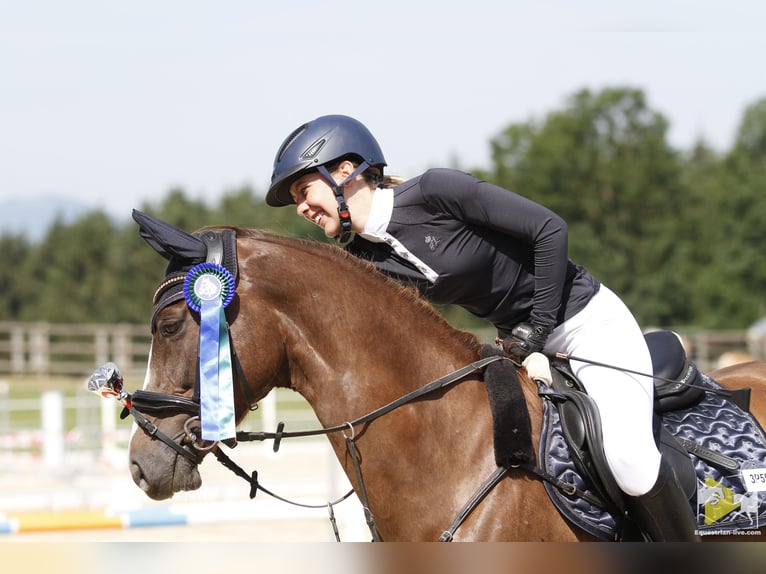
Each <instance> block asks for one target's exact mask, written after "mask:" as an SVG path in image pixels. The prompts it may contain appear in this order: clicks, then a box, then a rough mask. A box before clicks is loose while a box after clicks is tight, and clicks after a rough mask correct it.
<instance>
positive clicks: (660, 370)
mask: <svg viewBox="0 0 766 574" xmlns="http://www.w3.org/2000/svg"><path fill="white" fill-rule="evenodd" d="M646 341H647V344H648V346H649V350H650V353H651V355H652V366H653V369H654V374H655V376H658V377H661V378H659V379H655V386H654V395H655V397H654V406H655V415H654V425H653V430H654V438H655V442H656V444H657V448H658V450H659V451H660V453H661V454H662V456H663V458H665V459H666V460H667V461H668V462H669V463H670V464H671V466H672V467H673V468H674V470H675V472H676V475H677V476H678V478H679V481H680V483H681V487H682V489H683V491H684V494H685V495H686V497H687V498H688V499H690V500H691V498H692V497H693V496H694V495H695V493H696V474H695V470H694V464H693V463H692V460H691V458H690V457H689V453H688V452H687V450H686V449H685V448H684V446H683V444H682V443H681V442H679V440H678V439H676V437H674V436H673V435H672V434H670V432H669V431H668V430H667V429H666V428H665V427H664V426H663V425H662V424H661V419H660V416H659V413H662V412H667V411H670V410H674V409H683V408H689V407H691V406H693V405H695V404H696V403H698V402H699V401H700V400H701V398H702V396H703V395H704V393H705V391H704V388H702V387H701V386H690V385H696V384H697V383H698V382H699V379H700V377H701V375H700V372H699V370H698V369H697V367H696V366H695V365H694V363H692V362H691V361H689V360H688V359H687V358H686V353H685V351H684V349H683V347H682V346H681V343H680V341H679V340H678V338H677V337H676V336H675V335H674V334H673V333H672V332H669V331H657V332H653V333H649V334H647V335H646ZM540 396H542V397H543V398H545V399H548V400H550V401H551V402H552V403H553V404H554V405H555V406H556V407H557V410H558V415H559V421H560V424H561V431H562V434H563V436H564V439H565V441H566V444H567V447H568V448H569V454H570V456H571V457H572V461H573V462H574V465H575V467H576V468H577V470H578V471H579V472H580V473H581V475H582V476H583V477H584V478H585V479H586V480H587V481H588V482H589V483H590V485H591V487H592V489H593V491H594V492H595V494H596V495H597V496H598V497H599V498H600V499H601V501H602V503H603V505H604V508H605V509H606V510H607V511H608V512H610V513H612V514H613V515H615V516H621V515H624V514H625V510H626V508H625V502H624V496H625V495H624V494H623V492H622V490H621V489H620V487H619V486H618V485H617V483H616V481H615V480H614V477H613V475H612V472H611V470H610V469H609V465H608V463H607V461H606V456H605V454H604V446H603V440H602V432H601V417H600V415H599V412H598V407H597V406H596V403H595V401H593V399H592V398H591V397H590V396H589V395H588V394H587V392H586V390H585V388H584V387H583V386H582V383H581V382H580V381H579V379H578V378H577V377H576V376H575V374H574V373H573V372H572V370H571V367H570V365H569V362H568V361H566V360H562V359H553V360H551V384H550V387H549V388H548V389H545V388H543V389H541V391H540Z"/></svg>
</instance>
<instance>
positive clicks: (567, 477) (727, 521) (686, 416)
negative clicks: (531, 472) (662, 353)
mask: <svg viewBox="0 0 766 574" xmlns="http://www.w3.org/2000/svg"><path fill="white" fill-rule="evenodd" d="M701 384H702V385H704V386H705V387H707V388H709V389H721V388H722V387H721V385H720V384H718V383H717V382H716V381H714V380H713V379H711V378H710V377H708V376H707V375H704V374H703V375H702V380H701ZM538 385H539V386H540V392H541V394H542V395H544V394H545V391H546V390H547V387H545V386H544V385H542V384H541V383H538ZM662 424H663V425H664V426H665V427H666V428H667V430H668V431H670V433H671V434H672V435H673V436H676V437H678V438H683V439H687V440H691V441H693V442H695V443H697V444H698V445H701V446H703V447H706V448H708V449H710V450H713V451H716V452H719V453H722V454H725V455H727V456H729V457H731V458H733V459H735V460H737V461H738V462H739V463H740V465H741V467H742V468H759V469H763V468H766V434H764V431H763V428H762V427H761V425H760V424H759V423H758V421H756V420H755V418H754V417H753V416H752V415H751V414H750V413H746V412H744V411H743V410H742V409H740V408H739V407H737V406H736V405H735V404H733V403H731V402H729V401H728V400H726V399H725V398H724V397H721V396H719V395H717V394H715V393H714V392H706V393H705V395H704V397H703V398H702V400H701V401H700V402H699V403H698V404H697V405H695V406H694V407H691V408H689V409H682V410H677V411H672V412H668V413H663V415H662ZM538 454H539V460H540V461H542V462H543V464H544V467H545V470H546V471H547V472H548V473H550V474H551V475H553V476H555V477H557V478H559V479H561V480H563V481H565V482H569V483H572V484H574V485H575V486H576V487H577V488H578V489H580V490H582V491H584V492H588V493H590V494H593V495H594V496H597V495H596V493H595V492H593V490H592V488H591V486H590V485H589V484H587V483H586V482H585V480H584V479H583V478H582V476H581V475H580V474H579V473H578V471H577V469H576V468H575V465H574V462H572V459H571V456H570V455H569V447H568V446H567V444H566V441H565V439H564V435H563V432H562V429H561V423H560V419H559V414H558V410H557V409H556V407H555V405H554V404H553V403H552V402H551V401H549V400H544V401H543V428H542V436H541V440H540V448H539V453H538ZM690 457H691V459H692V461H693V462H694V468H695V472H696V474H697V499H696V504H694V505H693V510H695V512H696V514H697V529H698V530H699V533H700V534H701V535H704V534H705V533H706V532H707V533H708V534H714V533H721V532H726V531H733V530H739V529H747V528H757V527H759V526H761V525H763V524H766V492H748V490H747V488H746V486H745V482H744V480H745V479H744V478H743V477H742V474H741V472H740V471H739V470H733V471H732V470H727V469H720V468H717V467H715V466H711V465H710V464H708V463H707V462H705V461H703V460H702V459H700V458H698V457H697V456H694V455H690ZM545 489H546V491H547V492H548V495H549V496H550V498H551V500H552V502H553V504H554V505H555V506H556V508H557V509H558V510H559V512H561V514H562V515H563V516H564V517H565V518H567V519H568V520H570V521H571V522H573V523H574V524H576V525H577V526H579V527H580V528H582V529H583V530H585V531H586V532H588V533H590V534H592V535H593V536H596V537H598V538H601V539H604V540H615V539H617V537H618V536H619V533H618V532H617V531H616V523H617V521H616V520H615V518H614V517H613V516H612V515H611V514H609V513H608V512H606V511H604V510H603V509H602V508H600V507H598V506H594V505H593V504H591V503H589V502H588V501H586V500H584V499H582V498H579V497H577V498H575V497H569V496H567V495H565V494H564V493H563V492H561V491H560V490H559V489H558V488H556V487H554V486H552V485H550V484H548V483H547V482H546V483H545Z"/></svg>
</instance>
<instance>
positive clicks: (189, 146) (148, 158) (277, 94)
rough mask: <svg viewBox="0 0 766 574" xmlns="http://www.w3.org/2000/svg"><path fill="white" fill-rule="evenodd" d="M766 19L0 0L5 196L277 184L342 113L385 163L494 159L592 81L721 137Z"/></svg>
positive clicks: (757, 11) (534, 0) (0, 182)
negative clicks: (284, 168) (498, 144)
mask: <svg viewBox="0 0 766 574" xmlns="http://www.w3.org/2000/svg"><path fill="white" fill-rule="evenodd" d="M764 22H766V2H761V1H760V0H730V1H729V2H725V3H724V2H721V1H712V0H642V1H640V2H639V1H634V2H624V1H623V2H619V1H614V0H470V1H467V0H463V1H451V0H420V1H419V0H385V1H378V2H363V1H355V2H352V1H347V0H322V1H315V2H311V1H308V0H282V1H280V2H275V1H263V2H262V1H258V0H223V1H221V0H219V1H217V2H214V1H212V0H209V1H203V0H130V1H121V0H113V1H108V0H66V1H59V0H24V1H19V0H0V206H2V205H3V202H6V204H7V202H9V201H48V200H51V201H53V199H54V198H57V201H59V202H60V201H62V200H64V201H65V202H66V201H69V202H72V203H76V204H82V205H85V206H88V207H89V208H94V209H103V210H105V211H106V212H108V213H109V214H110V215H113V216H115V217H119V218H126V219H127V218H128V217H129V216H130V210H131V209H132V208H133V207H140V206H141V205H142V204H143V203H144V202H147V201H149V202H155V201H160V200H161V199H162V198H163V197H164V196H165V195H166V193H167V192H168V191H169V190H170V189H171V188H176V187H180V188H182V189H184V190H185V192H186V193H187V195H188V196H189V197H190V198H193V199H204V200H206V201H208V202H210V205H214V204H215V203H216V202H217V200H218V198H220V196H221V195H222V194H223V193H225V192H227V191H231V190H233V189H237V188H239V187H241V186H243V185H249V186H251V187H253V188H254V189H255V190H257V191H260V192H263V191H265V189H266V188H267V186H268V182H269V179H270V176H271V171H272V164H273V160H274V154H275V153H276V150H277V148H278V147H279V145H280V144H281V142H282V140H283V139H284V138H285V137H286V136H287V135H288V134H289V133H290V132H291V131H292V130H293V129H294V128H295V127H297V126H298V125H300V124H302V123H304V122H306V121H308V120H310V119H313V118H315V117H317V116H321V115H325V114H330V113H341V114H347V115H351V116H354V117H356V118H357V119H359V120H360V121H362V122H363V123H365V124H366V125H367V127H369V128H370V130H371V131H372V132H373V133H374V134H375V136H376V138H377V139H378V142H379V143H380V145H381V147H382V148H383V151H384V154H385V156H386V159H387V161H388V165H389V169H388V173H391V174H396V175H401V176H404V177H408V176H414V175H416V174H418V173H419V172H421V171H423V170H424V169H426V168H428V167H434V166H439V165H442V166H443V165H453V164H454V162H455V160H457V162H458V163H459V165H460V166H461V167H466V168H470V167H484V166H487V167H488V166H489V141H490V139H491V138H492V137H494V136H495V135H496V134H497V133H499V132H500V131H501V130H502V129H503V128H505V127H507V126H508V125H510V124H512V123H525V122H527V121H530V120H542V119H544V117H545V115H546V114H548V113H550V112H552V111H556V110H560V109H562V108H564V107H565V106H566V103H567V99H568V98H569V97H570V96H572V95H573V94H574V93H576V92H577V91H579V90H581V89H584V88H587V89H590V90H593V91H597V90H601V89H604V88H606V87H631V88H638V89H641V90H643V91H644V93H645V94H646V95H647V98H648V105H649V107H650V108H651V109H653V110H655V111H658V112H660V113H662V114H663V115H664V116H665V117H666V118H667V120H668V121H669V122H670V131H669V141H670V143H671V144H672V145H674V146H676V147H678V148H680V149H689V148H690V147H691V146H692V145H693V144H694V143H695V142H696V141H698V140H699V139H704V140H705V141H706V142H707V143H708V144H709V145H711V146H712V147H714V148H716V149H718V150H726V149H728V148H729V146H730V145H731V144H732V142H733V139H734V137H735V134H736V130H737V127H738V123H739V121H740V120H741V117H742V114H743V112H744V110H745V109H746V107H747V106H748V105H751V104H753V103H755V102H756V101H758V100H759V99H761V98H763V97H766V73H764V66H766V64H764V55H766V34H764V33H763V23H764ZM516 191H519V192H522V193H523V190H516Z"/></svg>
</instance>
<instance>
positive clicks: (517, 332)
mask: <svg viewBox="0 0 766 574" xmlns="http://www.w3.org/2000/svg"><path fill="white" fill-rule="evenodd" d="M550 332H551V329H549V328H548V327H544V326H542V325H535V324H533V323H519V324H518V325H516V326H515V327H514V328H513V330H512V331H511V336H510V337H506V338H505V339H503V351H505V353H506V354H507V355H508V356H509V357H510V358H511V359H512V360H513V361H514V362H516V363H518V364H521V363H522V362H524V359H526V358H527V357H528V356H529V355H531V354H532V353H537V352H540V351H542V350H543V347H544V346H545V341H546V340H547V339H548V335H550Z"/></svg>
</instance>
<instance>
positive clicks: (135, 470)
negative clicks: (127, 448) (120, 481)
mask: <svg viewBox="0 0 766 574" xmlns="http://www.w3.org/2000/svg"><path fill="white" fill-rule="evenodd" d="M130 475H131V476H132V477H133V482H135V483H136V484H138V483H139V481H140V480H142V479H143V478H144V473H143V471H142V470H141V467H140V466H139V465H138V463H137V462H135V461H131V462H130Z"/></svg>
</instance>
